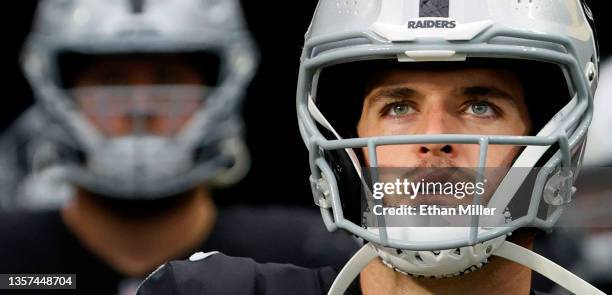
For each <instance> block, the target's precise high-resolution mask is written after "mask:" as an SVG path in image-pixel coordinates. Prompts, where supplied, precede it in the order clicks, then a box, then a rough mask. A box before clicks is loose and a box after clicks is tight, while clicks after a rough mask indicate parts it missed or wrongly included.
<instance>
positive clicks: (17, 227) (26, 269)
mask: <svg viewBox="0 0 612 295" xmlns="http://www.w3.org/2000/svg"><path fill="white" fill-rule="evenodd" d="M257 58H258V56H257V52H256V47H255V44H254V43H253V40H252V39H251V36H250V34H249V32H248V31H247V29H246V27H245V23H244V19H243V17H242V14H241V11H240V7H239V3H238V2H237V1H228V0H220V1H215V0H206V1H204V0H173V1H128V0H125V1H107V0H97V1H93V0H68V1H56V0H49V1H42V2H41V3H40V4H39V7H38V10H37V14H36V18H35V22H34V27H33V31H32V33H31V34H30V36H29V38H28V41H27V43H26V45H25V47H24V54H23V61H22V62H23V68H24V71H25V73H26V76H27V78H28V80H29V81H30V83H31V85H32V88H33V90H34V93H35V95H36V98H37V105H36V106H35V107H34V108H35V109H34V111H31V112H30V113H28V115H27V116H35V115H36V114H44V116H45V117H44V118H45V120H47V122H48V123H43V124H40V123H37V124H34V127H33V128H30V129H29V130H30V131H31V132H32V133H30V136H32V137H33V138H31V140H33V142H39V143H44V144H40V145H34V146H31V148H32V149H34V151H33V152H32V153H31V155H32V157H31V158H30V160H31V161H32V163H33V165H34V166H35V167H33V168H34V171H33V173H32V175H31V178H30V179H28V180H26V181H32V183H30V185H32V186H30V187H28V183H27V182H26V187H25V188H24V189H26V190H27V189H33V190H35V192H34V193H32V194H30V195H31V196H35V197H34V198H33V199H30V200H35V202H38V203H39V204H45V194H47V197H48V198H49V199H53V198H57V197H56V196H54V195H53V194H56V193H59V194H62V198H63V199H65V201H63V202H61V201H59V202H58V203H61V204H62V206H61V208H60V209H59V210H57V209H55V210H45V211H23V210H22V211H19V210H17V211H15V212H10V213H6V214H3V215H2V216H0V235H2V237H3V240H5V241H10V243H2V245H1V246H0V255H1V256H2V263H0V273H13V274H15V273H20V274H23V273H54V274H61V273H65V274H71V273H74V274H76V275H77V281H76V286H77V290H76V292H77V293H79V294H130V293H133V292H134V291H135V287H136V286H137V284H138V283H139V282H140V280H141V279H142V278H143V277H144V276H145V275H146V274H148V273H150V272H151V271H153V270H154V269H155V268H156V267H158V266H159V265H161V264H162V263H164V262H165V261H167V260H170V259H180V258H186V257H188V255H189V254H191V253H193V252H195V251H199V250H220V251H224V252H226V253H228V254H231V255H237V256H248V257H253V258H254V259H256V260H258V261H261V262H268V261H275V262H285V263H295V264H298V265H304V266H323V265H329V264H337V265H340V264H342V263H344V262H345V261H346V260H347V259H348V257H350V255H351V254H352V251H353V250H354V247H355V243H354V241H353V239H352V238H351V237H349V236H348V235H331V234H329V233H326V232H325V231H324V229H323V228H322V227H321V224H320V220H319V218H318V217H317V216H316V215H315V214H314V213H311V212H309V211H305V210H297V209H296V210H293V211H291V212H287V211H285V210H282V211H281V210H275V209H264V208H234V209H217V208H216V207H215V205H214V203H213V199H212V196H211V188H213V187H219V186H226V185H230V184H233V183H235V182H237V181H239V180H240V179H241V178H242V177H243V176H244V175H245V173H246V171H247V169H248V166H249V160H248V153H247V150H246V148H245V145H244V143H243V138H242V136H243V135H242V133H243V130H242V129H243V128H242V127H243V126H242V119H241V116H240V105H241V100H242V97H243V95H244V92H245V91H246V88H247V85H248V83H249V82H250V80H251V78H252V76H253V74H254V71H255V67H256V64H257ZM26 123H27V121H26ZM26 125H27V124H26ZM26 129H28V128H26ZM20 152H21V151H20ZM27 152H30V151H23V154H27ZM3 169H6V167H3ZM49 175H51V177H50V178H47V179H52V181H51V183H53V184H54V185H55V184H56V185H57V186H55V187H56V188H58V187H59V188H60V189H57V190H56V189H54V186H46V184H48V183H45V182H44V181H43V182H40V178H41V177H48V176H49ZM37 177H38V179H37ZM17 180H18V179H17ZM17 180H15V181H17ZM41 183H42V185H41ZM45 187H48V188H49V189H48V190H47V191H46V190H45ZM25 195H28V194H25ZM254 197H257V196H256V195H254ZM26 207H27V206H26ZM262 239H265V240H270V241H272V240H273V241H274V243H272V244H269V245H268V244H261V243H259V241H260V240H262ZM329 248H332V249H335V250H334V251H332V252H329V251H327V249H329ZM323 249H325V250H326V251H323ZM40 292H41V291H40V290H37V291H36V292H35V293H36V294H39V293H40Z"/></svg>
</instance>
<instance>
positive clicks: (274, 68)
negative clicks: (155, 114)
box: [0, 0, 612, 205]
mask: <svg viewBox="0 0 612 295" xmlns="http://www.w3.org/2000/svg"><path fill="white" fill-rule="evenodd" d="M242 2H243V9H244V11H245V14H246V18H247V22H248V23H249V27H250V28H251V30H252V33H253V35H254V36H255V39H256V40H257V42H258V43H259V46H260V50H261V57H262V59H261V65H260V68H259V71H258V73H257V75H256V77H255V79H254V80H253V83H252V84H251V87H250V89H249V92H248V96H247V98H246V101H245V105H244V117H245V121H246V126H247V144H248V145H249V148H250V150H251V155H252V168H251V172H250V174H249V175H248V176H247V178H246V179H245V180H244V181H243V182H241V183H240V184H239V185H237V186H235V187H233V188H231V189H226V190H222V191H218V192H216V194H215V198H216V199H217V201H218V202H219V203H222V204H228V203H235V202H241V203H248V204H251V205H264V204H271V203H275V204H283V205H312V204H313V202H312V197H311V195H310V187H309V184H308V178H307V177H308V175H309V172H308V159H307V154H306V148H305V147H304V145H303V143H302V140H301V138H300V136H299V132H298V128H297V119H296V115H295V91H296V89H295V87H296V81H297V73H298V67H299V56H300V52H301V48H302V44H303V36H304V33H305V32H306V29H307V28H308V25H309V23H310V18H311V16H312V14H313V12H314V9H315V6H316V2H317V1H314V0H300V1H289V2H277V4H276V5H272V3H271V2H265V1H264V2H262V1H252V0H251V1H247V0H243V1H242ZM607 2H608V1H587V3H589V4H590V6H591V9H592V11H593V15H594V17H595V24H596V30H597V33H598V35H599V43H600V51H601V55H602V60H603V59H604V58H605V57H607V56H608V55H609V54H610V53H612V44H611V43H612V39H610V38H607V36H609V34H610V32H611V31H612V27H610V26H609V24H610V20H609V19H610V17H609V16H607V15H606V12H607V11H606V10H605V5H606V3H607ZM9 3H11V4H9ZM7 4H9V5H13V6H14V7H8V9H5V11H6V12H7V13H8V14H5V16H6V17H5V18H3V19H2V28H3V29H4V30H3V32H4V34H3V40H2V51H3V54H2V55H1V58H2V61H1V65H2V69H1V71H2V72H3V75H2V76H3V83H2V86H3V89H2V90H3V97H2V99H0V130H4V129H5V128H6V127H7V126H8V125H9V124H10V123H11V122H12V121H13V120H14V119H16V118H17V117H18V116H19V114H20V113H21V112H22V111H24V110H25V109H26V108H28V107H29V106H30V105H31V103H32V101H33V99H32V95H31V90H30V88H29V86H28V84H27V82H26V81H25V79H24V78H23V75H22V73H21V70H20V67H19V52H20V50H21V45H22V42H23V40H24V38H25V37H26V35H27V33H28V31H29V29H30V22H31V18H32V15H33V13H34V8H35V5H36V1H32V0H29V1H19V2H7Z"/></svg>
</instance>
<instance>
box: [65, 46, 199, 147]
mask: <svg viewBox="0 0 612 295" xmlns="http://www.w3.org/2000/svg"><path fill="white" fill-rule="evenodd" d="M205 82H206V81H204V77H203V75H202V74H201V73H200V72H199V71H198V70H197V69H196V68H195V67H193V66H191V65H190V64H189V63H188V62H187V61H186V60H183V59H181V58H179V57H174V56H172V57H170V56H164V57H141V58H134V57H130V58H126V57H101V58H99V59H97V60H95V61H94V62H93V63H92V64H90V65H89V66H88V67H86V68H85V69H84V70H82V71H81V72H80V73H79V75H78V76H77V78H76V79H75V80H74V81H73V83H72V84H73V87H74V88H75V89H79V88H80V89H86V90H87V91H80V92H76V94H75V99H76V102H77V105H78V106H79V108H80V110H81V111H82V112H83V114H84V115H85V116H86V117H87V118H88V119H89V120H90V121H91V122H92V123H93V124H94V126H96V127H97V128H98V129H100V130H101V131H102V132H103V133H104V134H105V135H107V136H109V137H116V136H122V135H129V134H133V133H141V134H154V135H166V136H167V135H171V134H173V133H176V132H177V131H178V130H179V129H180V127H182V126H183V125H184V124H185V123H186V122H187V121H188V120H189V119H190V118H191V116H192V115H193V114H194V113H195V111H196V110H197V109H198V107H199V106H200V104H201V103H202V95H203V93H202V92H201V88H198V87H197V86H201V85H204V84H205ZM170 85H172V86H170ZM176 85H183V86H185V85H191V86H196V87H193V88H190V89H189V88H188V89H182V88H179V87H174V86H176ZM116 86H119V87H116Z"/></svg>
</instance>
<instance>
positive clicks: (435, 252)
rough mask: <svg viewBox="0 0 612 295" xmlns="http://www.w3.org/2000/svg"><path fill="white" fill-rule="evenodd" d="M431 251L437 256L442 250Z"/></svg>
mask: <svg viewBox="0 0 612 295" xmlns="http://www.w3.org/2000/svg"><path fill="white" fill-rule="evenodd" d="M431 253H433V254H434V255H436V256H437V255H440V253H441V252H440V251H431Z"/></svg>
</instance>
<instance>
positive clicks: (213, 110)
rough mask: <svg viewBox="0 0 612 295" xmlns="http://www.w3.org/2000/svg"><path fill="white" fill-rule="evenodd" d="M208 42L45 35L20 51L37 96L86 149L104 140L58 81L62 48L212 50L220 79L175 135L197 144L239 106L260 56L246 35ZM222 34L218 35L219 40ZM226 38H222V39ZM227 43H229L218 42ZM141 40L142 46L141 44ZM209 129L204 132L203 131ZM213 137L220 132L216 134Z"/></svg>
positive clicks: (106, 51) (86, 50)
mask: <svg viewBox="0 0 612 295" xmlns="http://www.w3.org/2000/svg"><path fill="white" fill-rule="evenodd" d="M202 37H203V38H204V39H206V37H208V38H210V39H211V40H217V42H218V43H210V42H211V41H195V40H194V41H191V40H189V41H185V40H180V39H179V40H161V41H160V40H157V41H155V40H138V41H134V42H126V41H123V40H122V41H121V42H117V41H114V40H106V41H102V42H97V43H96V44H90V43H84V44H80V43H76V44H74V43H70V42H67V43H61V42H54V41H53V40H46V39H45V38H44V37H33V38H32V39H31V40H29V41H28V43H27V44H26V50H25V51H24V52H25V54H24V56H23V58H22V59H23V60H22V63H23V68H24V72H25V73H26V77H27V78H28V80H29V81H30V83H31V84H32V88H33V89H34V91H35V92H36V95H37V96H39V97H41V98H42V100H43V101H44V103H43V105H44V107H45V108H47V109H48V110H49V111H50V113H52V114H53V115H54V116H55V117H57V119H58V120H60V121H62V122H63V123H64V124H65V125H66V126H68V129H69V131H70V132H71V133H72V134H73V136H74V137H75V139H76V140H77V142H78V145H79V147H80V148H81V149H83V151H84V152H86V153H87V152H91V151H93V150H94V149H95V148H96V147H97V146H99V145H100V144H101V142H102V138H101V137H100V134H98V133H97V131H96V130H95V128H93V126H91V124H90V123H89V122H88V120H86V119H85V118H83V116H82V115H80V114H78V112H74V111H73V110H74V108H75V106H74V104H73V102H72V99H71V98H70V97H69V95H68V94H67V92H66V91H65V90H64V89H62V88H61V87H60V86H59V85H58V84H57V79H56V77H58V76H59V73H57V66H58V65H57V64H56V60H57V56H58V53H59V52H60V51H72V52H75V53H84V54H91V55H95V54H97V53H100V54H109V53H119V54H121V53H134V52H143V53H147V52H151V53H177V52H190V51H210V52H216V54H217V55H218V56H219V57H220V59H221V64H220V68H219V69H220V73H219V81H218V83H217V86H216V87H214V89H213V90H211V91H210V92H209V96H208V97H207V99H206V100H207V102H208V103H207V106H206V108H205V109H201V110H199V111H198V112H196V113H195V114H194V116H193V117H192V118H191V119H190V120H189V122H188V123H187V124H186V125H185V126H184V127H183V128H182V129H181V131H180V133H179V134H178V135H177V140H179V141H181V142H185V143H187V145H189V146H192V147H193V148H196V147H197V146H198V145H200V144H201V141H208V140H209V139H210V138H211V137H215V134H214V133H215V132H214V131H215V130H214V129H216V128H212V127H213V126H211V125H217V124H216V123H215V122H217V121H224V120H226V119H227V118H228V117H231V118H234V117H235V115H234V114H233V113H235V112H236V110H237V109H238V104H239V101H240V100H241V99H242V96H243V93H244V89H246V86H247V85H248V82H249V81H250V80H251V78H252V76H253V75H254V70H255V67H256V64H257V60H258V57H257V55H256V54H255V53H254V50H255V48H254V45H253V44H251V42H250V41H248V40H249V39H248V38H246V39H245V40H243V41H240V36H235V37H234V38H237V39H236V40H234V41H232V39H231V40H227V38H223V37H222V36H202ZM220 38H221V39H220ZM223 40H225V41H223ZM227 43H231V44H233V45H232V46H226V47H222V46H223V45H221V46H220V45H219V44H227ZM143 44H145V45H146V46H143ZM203 130H208V131H203ZM205 135H206V136H205ZM216 136H222V134H217V135H216Z"/></svg>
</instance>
